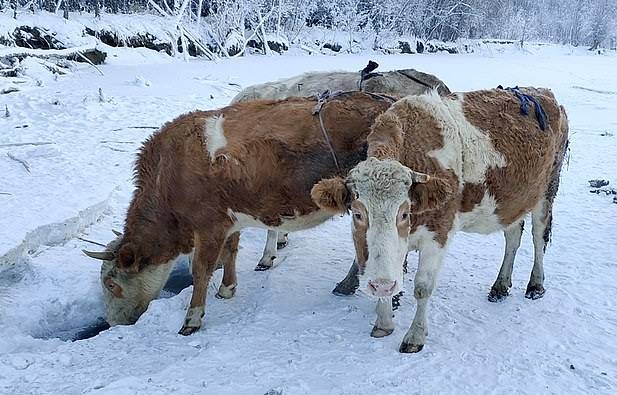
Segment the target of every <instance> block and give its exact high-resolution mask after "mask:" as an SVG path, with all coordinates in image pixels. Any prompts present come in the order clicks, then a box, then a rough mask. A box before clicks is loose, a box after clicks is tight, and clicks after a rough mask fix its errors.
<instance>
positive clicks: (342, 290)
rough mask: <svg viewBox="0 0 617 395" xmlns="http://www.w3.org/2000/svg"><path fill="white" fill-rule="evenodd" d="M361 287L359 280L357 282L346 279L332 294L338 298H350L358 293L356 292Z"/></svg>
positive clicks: (337, 285)
mask: <svg viewBox="0 0 617 395" xmlns="http://www.w3.org/2000/svg"><path fill="white" fill-rule="evenodd" d="M359 286H360V283H359V281H358V278H357V277H356V280H355V281H354V280H348V279H344V280H343V281H341V282H340V283H338V284H336V287H334V289H333V290H332V293H333V294H335V295H337V296H349V295H353V294H355V293H356V290H357V289H358V287H359Z"/></svg>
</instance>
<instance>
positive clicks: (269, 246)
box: [255, 230, 279, 272]
mask: <svg viewBox="0 0 617 395" xmlns="http://www.w3.org/2000/svg"><path fill="white" fill-rule="evenodd" d="M278 234H279V232H277V231H275V230H269V231H268V237H267V238H266V245H265V247H264V253H263V255H262V256H261V259H260V260H259V263H258V264H257V266H255V271H257V272H261V271H264V270H268V269H271V268H272V267H273V266H274V260H275V259H276V246H277V240H278Z"/></svg>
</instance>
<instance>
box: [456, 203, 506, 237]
mask: <svg viewBox="0 0 617 395" xmlns="http://www.w3.org/2000/svg"><path fill="white" fill-rule="evenodd" d="M496 209H497V202H496V201H495V197H494V196H492V195H490V194H488V193H486V194H485V195H484V197H483V198H482V201H480V204H478V205H476V206H475V207H474V208H473V210H471V211H470V212H467V213H457V216H456V222H455V224H456V225H455V228H456V229H460V230H462V231H463V232H473V233H481V234H489V233H493V232H496V231H498V230H502V229H503V228H504V226H503V225H502V224H501V223H500V222H499V217H498V216H497V215H496V214H495V210H496Z"/></svg>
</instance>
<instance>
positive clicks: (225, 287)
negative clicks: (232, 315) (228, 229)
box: [216, 232, 240, 299]
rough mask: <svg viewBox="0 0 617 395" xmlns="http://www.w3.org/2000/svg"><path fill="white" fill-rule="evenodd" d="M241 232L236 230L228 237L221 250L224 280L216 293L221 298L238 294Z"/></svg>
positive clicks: (220, 260) (229, 297) (228, 297)
mask: <svg viewBox="0 0 617 395" xmlns="http://www.w3.org/2000/svg"><path fill="white" fill-rule="evenodd" d="M239 242H240V232H235V233H232V234H231V235H229V237H227V240H226V241H225V246H224V247H223V251H222V252H221V257H220V259H219V262H220V263H221V264H222V265H223V280H222V281H221V285H220V287H219V291H218V292H217V293H216V297H217V298H219V299H231V298H232V297H233V296H234V295H235V294H236V287H237V286H238V279H237V277H236V256H237V255H238V243H239Z"/></svg>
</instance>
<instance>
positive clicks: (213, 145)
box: [204, 115, 227, 159]
mask: <svg viewBox="0 0 617 395" xmlns="http://www.w3.org/2000/svg"><path fill="white" fill-rule="evenodd" d="M224 121H225V118H223V116H222V115H218V116H214V117H210V118H208V119H206V122H205V126H204V134H205V136H206V147H207V149H208V154H210V158H212V159H214V154H215V153H216V151H218V150H219V149H221V148H224V147H225V146H226V145H227V139H226V138H225V130H224V129H223V122H224Z"/></svg>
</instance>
